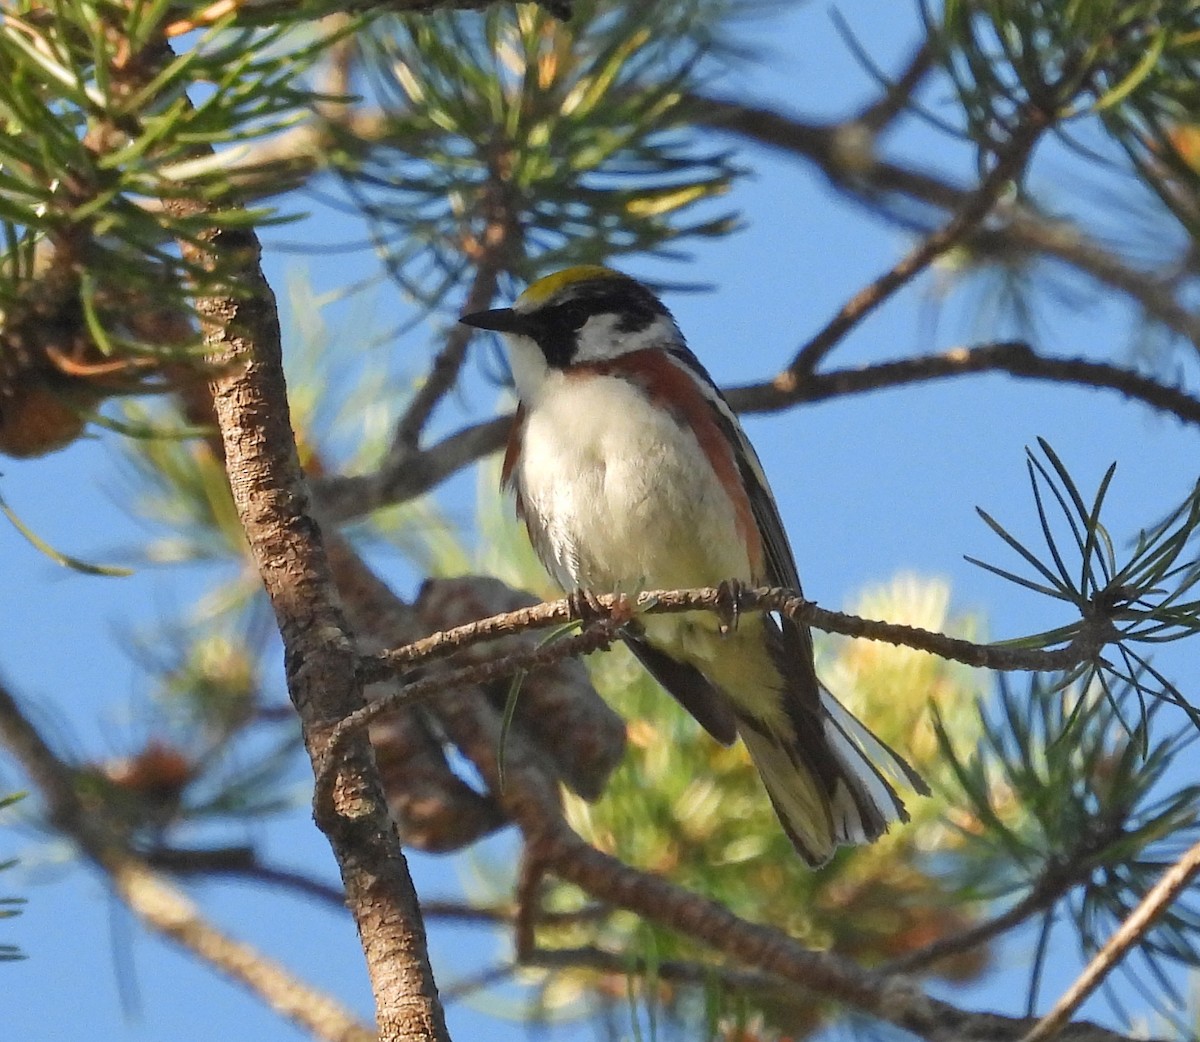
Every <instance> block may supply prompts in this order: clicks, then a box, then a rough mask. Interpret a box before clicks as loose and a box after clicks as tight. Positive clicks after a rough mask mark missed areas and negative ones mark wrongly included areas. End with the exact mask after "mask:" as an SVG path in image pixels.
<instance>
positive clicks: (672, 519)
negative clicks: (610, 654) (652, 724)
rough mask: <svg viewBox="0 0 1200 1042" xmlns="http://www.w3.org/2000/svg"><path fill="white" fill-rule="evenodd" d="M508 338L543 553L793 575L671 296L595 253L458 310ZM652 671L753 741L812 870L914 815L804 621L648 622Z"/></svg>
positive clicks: (521, 506)
mask: <svg viewBox="0 0 1200 1042" xmlns="http://www.w3.org/2000/svg"><path fill="white" fill-rule="evenodd" d="M461 321H463V322H464V323H466V324H467V325H469V326H474V327H476V328H479V329H490V330H495V331H497V332H499V333H502V334H504V339H505V341H506V342H507V348H508V355H509V359H510V362H511V367H512V373H513V379H514V381H515V383H516V389H517V394H518V396H519V397H520V407H519V408H518V410H517V414H516V418H515V420H514V423H513V429H512V435H511V437H510V440H509V445H508V451H507V453H506V454H505V458H504V469H503V480H504V482H505V484H506V485H511V486H512V488H513V489H514V491H515V493H516V498H517V509H518V512H519V513H520V514H521V516H522V517H523V518H524V521H525V524H526V527H527V528H528V530H529V536H530V539H531V540H532V542H533V546H534V548H535V550H536V551H537V554H538V557H539V558H540V559H541V561H542V563H543V564H544V565H545V566H546V568H547V569H548V570H549V572H550V574H551V575H552V576H553V577H554V579H555V580H556V581H557V582H558V583H559V584H560V585H561V586H562V587H563V589H564V590H566V591H568V592H570V593H575V594H576V595H578V596H581V597H582V598H584V601H585V602H586V598H588V597H589V596H591V595H596V594H602V593H613V592H633V591H636V590H638V589H684V588H690V587H699V586H718V585H720V584H722V583H724V584H726V585H725V587H724V588H725V589H728V590H733V591H734V598H735V603H736V586H737V584H752V585H770V586H784V587H788V588H790V589H793V590H796V591H799V590H800V580H799V577H798V575H797V572H796V563H795V560H794V559H793V556H792V550H791V547H790V545H789V544H788V540H787V536H786V534H785V533H784V529H783V523H782V522H781V520H780V518H779V510H778V507H777V506H776V504H775V498H774V496H773V495H772V494H771V490H770V487H769V486H768V484H767V479H766V475H765V474H764V473H763V470H762V466H761V464H760V463H759V460H758V456H757V455H756V454H755V452H754V449H753V447H752V446H751V445H750V442H749V440H748V439H747V438H746V435H745V433H744V432H743V430H742V427H741V424H740V423H738V420H737V417H736V416H735V415H734V413H733V411H732V410H731V409H730V407H729V405H728V404H727V403H726V401H725V399H724V398H723V397H722V395H721V392H720V391H719V390H718V389H717V387H716V385H715V384H714V383H713V381H712V379H711V377H709V375H708V373H707V372H706V371H705V369H704V367H703V366H702V365H701V364H700V362H699V361H698V360H697V359H696V356H695V355H694V354H692V352H691V351H690V350H689V349H688V347H687V345H686V343H685V342H684V339H683V336H682V334H681V333H680V331H679V328H678V326H677V325H676V324H675V321H674V319H673V318H672V317H671V314H670V312H668V311H667V309H666V307H664V306H663V304H662V302H661V301H660V300H659V299H658V298H657V297H656V296H655V295H654V294H653V293H652V292H651V291H650V290H649V289H647V288H646V287H645V286H643V285H642V284H641V283H639V282H637V281H635V280H634V279H632V278H629V277H628V276H626V275H623V274H621V273H619V272H616V271H612V270H611V269H608V268H603V267H597V266H591V265H588V266H581V267H574V268H568V269H567V270H565V271H560V272H558V273H557V274H554V275H549V276H547V277H545V278H543V279H540V280H539V281H537V282H535V283H533V285H531V286H530V287H529V288H528V289H526V290H525V292H524V293H522V294H521V296H520V297H519V298H518V299H517V300H516V302H515V303H514V304H513V306H512V307H511V308H500V309H497V310H493V311H481V312H476V313H474V314H469V315H465V316H463V318H462V320H461ZM623 637H624V640H625V642H626V643H627V644H628V645H629V647H630V649H631V650H632V651H633V653H634V655H636V656H637V658H638V659H639V660H640V661H641V663H642V665H643V666H645V667H646V669H647V670H649V672H650V673H651V674H652V675H653V676H654V677H655V679H656V680H658V682H659V683H660V684H662V686H663V687H664V688H666V689H667V691H668V692H670V694H672V695H673V696H674V697H675V698H676V699H677V700H678V701H679V702H680V703H681V704H682V705H683V707H684V708H685V709H687V710H688V712H690V713H691V714H692V716H694V717H695V718H696V720H698V721H699V722H700V724H701V725H702V726H703V727H704V728H705V730H707V731H708V732H709V734H711V735H712V736H713V737H714V738H715V739H717V741H719V742H722V743H724V744H726V745H728V744H730V743H732V742H733V741H734V740H735V739H736V738H737V737H739V736H740V737H741V739H742V741H744V742H745V743H746V747H747V749H748V750H749V752H750V757H751V759H752V760H753V761H754V764H755V766H756V767H757V768H758V772H759V774H760V775H761V777H762V780H763V784H764V785H765V786H766V789H767V793H768V795H769V796H770V798H771V803H772V804H773V805H774V807H775V812H776V814H777V815H778V816H779V820H780V822H781V823H782V824H783V828H784V830H785V831H786V832H787V834H788V836H789V837H790V838H791V840H792V843H793V844H794V845H795V847H796V850H797V851H798V852H799V853H800V855H801V856H802V857H803V858H804V859H805V860H806V861H808V862H809V863H810V864H813V865H819V864H821V863H822V862H824V861H826V860H827V859H828V858H829V857H830V856H831V855H832V854H833V852H834V850H835V849H836V848H837V846H838V845H839V844H842V843H866V842H870V841H872V840H874V839H876V838H877V837H879V836H880V835H881V834H882V833H883V832H885V831H886V830H887V827H888V824H889V822H891V821H896V820H900V821H904V820H907V818H908V814H907V812H906V811H905V808H904V803H903V802H902V801H901V799H900V797H899V796H898V795H897V793H896V789H895V787H894V782H896V781H898V780H902V781H905V782H907V783H908V784H909V785H911V786H912V787H913V788H915V789H916V790H917V791H918V792H922V793H926V792H928V789H927V788H926V787H925V784H924V783H923V782H922V780H921V778H920V777H919V776H918V775H917V774H916V772H915V771H913V769H912V768H911V767H909V765H908V764H907V763H905V762H904V760H903V759H901V758H900V757H899V756H898V755H897V754H896V753H894V752H893V751H892V750H891V749H889V748H888V747H887V746H886V745H885V744H884V743H883V742H881V741H880V740H879V739H878V738H876V737H875V736H874V735H873V734H871V732H870V731H869V730H867V728H866V727H865V726H864V725H863V724H861V723H860V722H859V721H858V720H856V719H855V718H854V717H853V716H852V715H851V714H850V713H849V712H848V711H847V710H846V709H845V708H843V707H842V706H841V705H840V704H839V703H838V702H837V700H836V699H835V698H834V697H833V696H832V695H831V694H830V693H829V692H828V691H825V690H824V689H823V688H822V687H821V685H820V682H819V681H818V680H817V675H816V671H815V667H814V664H813V648H812V638H811V635H810V634H809V631H808V628H807V627H806V626H803V625H800V624H798V623H796V622H795V621H793V620H792V619H789V618H785V617H776V616H773V615H769V614H761V613H755V614H748V615H746V616H744V617H742V618H740V620H737V624H736V625H729V624H728V623H727V621H723V620H721V619H720V618H718V617H717V616H715V615H714V614H713V613H711V612H699V611H697V612H687V613H683V614H678V615H649V616H643V617H640V618H639V619H637V620H636V621H635V623H633V624H631V625H630V626H629V627H627V629H626V631H625V632H624V633H623Z"/></svg>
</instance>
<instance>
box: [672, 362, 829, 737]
mask: <svg viewBox="0 0 1200 1042" xmlns="http://www.w3.org/2000/svg"><path fill="white" fill-rule="evenodd" d="M671 355H672V358H673V359H674V360H675V362H676V364H678V365H680V366H682V367H683V368H685V369H687V370H689V371H690V372H691V374H692V375H693V376H694V377H695V378H696V380H697V382H698V383H699V385H700V388H701V390H702V391H703V393H704V397H705V398H706V399H707V400H708V404H709V407H710V408H711V409H712V415H713V418H714V419H715V420H716V422H717V425H718V426H719V427H720V429H721V432H722V433H723V434H724V435H725V437H726V438H727V439H728V441H729V444H730V445H732V446H735V454H734V455H735V461H736V463H737V468H738V473H739V474H740V476H741V479H742V486H743V488H744V489H745V490H746V497H747V499H749V501H750V511H751V513H752V514H753V516H754V522H755V525H756V526H757V527H758V534H759V537H760V538H761V540H762V546H763V574H762V575H758V576H755V580H756V581H759V582H763V583H766V584H767V585H769V586H783V587H786V588H787V589H789V590H795V591H796V592H797V593H800V592H801V589H800V574H799V571H798V570H797V568H796V559H795V558H794V557H793V556H792V547H791V544H790V543H789V542H788V537H787V532H786V531H785V530H784V527H783V520H782V519H781V518H780V516H779V507H777V506H776V505H775V497H774V495H772V493H771V486H770V485H769V484H768V483H767V475H766V473H765V471H764V470H763V467H762V463H761V462H760V461H759V458H758V453H757V452H755V451H754V446H753V445H751V444H750V439H749V438H747V437H746V432H745V431H744V430H742V425H741V423H739V422H738V418H737V416H736V415H735V414H734V411H733V409H732V408H730V406H729V403H728V402H727V401H726V400H725V396H724V395H723V394H721V391H720V390H719V389H718V387H717V385H716V384H715V383H714V382H713V380H712V377H710V376H709V375H708V372H707V371H706V370H705V368H704V366H703V365H701V364H700V361H699V360H698V359H697V358H696V356H695V355H693V354H692V353H691V351H689V350H687V349H683V350H682V351H678V350H677V351H672V352H671ZM768 623H769V625H768V626H767V627H766V632H767V634H768V640H769V642H770V644H771V645H772V647H771V649H770V650H771V653H772V656H773V657H774V659H775V662H776V665H777V666H778V668H779V669H780V671H781V672H782V673H783V675H784V677H785V678H786V679H787V681H788V682H789V683H788V686H789V688H791V690H792V691H793V692H794V693H795V695H796V697H797V699H798V704H797V706H796V707H797V708H802V709H803V710H804V711H805V712H806V713H811V714H814V715H816V716H817V717H820V716H821V715H822V713H821V690H820V684H819V682H818V681H817V672H816V666H815V665H814V663H813V644H812V634H811V633H809V630H808V627H807V626H804V625H801V624H800V623H798V622H796V621H794V620H793V619H789V618H787V617H785V616H779V617H775V616H768Z"/></svg>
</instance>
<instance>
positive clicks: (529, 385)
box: [504, 333, 550, 405]
mask: <svg viewBox="0 0 1200 1042" xmlns="http://www.w3.org/2000/svg"><path fill="white" fill-rule="evenodd" d="M504 342H505V346H506V347H507V348H508V364H509V366H510V368H511V369H512V375H513V383H515V384H516V386H517V397H518V398H520V399H521V401H523V402H525V403H526V404H527V405H532V404H533V403H534V402H536V401H537V399H538V397H539V396H540V394H541V392H542V388H543V387H544V386H545V383H546V377H547V375H548V374H549V372H550V367H549V366H548V365H546V357H545V355H543V354H542V350H541V348H539V347H538V346H537V342H536V341H535V340H533V339H532V338H531V337H527V336H515V335H513V334H511V333H509V334H505V337H504Z"/></svg>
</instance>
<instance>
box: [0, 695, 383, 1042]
mask: <svg viewBox="0 0 1200 1042" xmlns="http://www.w3.org/2000/svg"><path fill="white" fill-rule="evenodd" d="M0 742H3V744H4V745H5V746H6V747H7V748H8V750H9V752H10V753H12V755H13V757H14V758H15V759H16V760H17V761H18V762H20V764H21V766H22V767H23V768H24V770H25V772H26V774H27V775H28V776H29V777H30V779H31V780H32V781H33V784H34V785H35V787H36V788H37V789H38V791H39V792H40V794H41V796H42V799H43V800H44V801H45V804H46V814H47V817H48V818H49V820H50V822H51V824H53V825H54V827H55V828H57V829H59V830H61V831H62V832H63V834H64V835H66V836H69V837H70V838H71V839H72V840H73V841H74V842H75V843H76V844H77V845H78V847H79V849H80V850H81V851H82V852H83V854H84V855H85V856H86V857H87V858H88V860H89V861H90V862H91V863H92V864H93V865H95V867H96V868H98V869H99V870H100V871H101V872H102V873H103V874H104V875H105V877H106V878H107V879H108V881H109V883H110V884H111V885H112V888H113V890H114V891H115V892H116V893H117V895H118V896H119V897H120V898H121V900H122V901H123V902H124V903H125V905H126V906H127V907H128V908H129V909H130V910H131V911H132V912H133V913H134V915H136V916H137V917H138V919H140V920H141V921H142V922H143V923H144V924H145V925H146V926H147V927H148V928H150V929H151V930H154V931H155V932H157V933H159V934H161V935H163V936H164V937H167V938H169V939H170V940H172V941H174V942H175V943H176V944H178V945H179V946H180V947H181V948H183V949H185V950H186V951H188V952H190V953H191V954H192V955H193V956H195V957H196V958H198V959H200V960H202V961H203V962H206V963H208V964H209V965H210V966H212V967H214V968H215V969H217V970H220V971H221V972H222V973H224V974H225V975H226V976H228V977H230V978H231V979H232V980H235V981H237V982H238V983H239V984H241V985H242V986H243V987H245V988H247V989H248V990H249V991H251V992H252V993H253V994H255V995H256V996H257V997H258V998H259V999H261V1000H262V1001H263V1002H264V1003H265V1004H266V1005H268V1006H269V1007H271V1008H272V1009H274V1010H275V1011H276V1012H278V1013H280V1014H281V1015H283V1016H285V1017H287V1018H288V1019H289V1020H291V1021H293V1022H294V1023H296V1024H297V1025H299V1026H300V1027H301V1028H302V1029H304V1030H305V1031H307V1032H309V1033H310V1034H312V1035H313V1036H315V1037H316V1038H319V1039H326V1040H328V1042H375V1037H376V1036H375V1032H374V1031H373V1030H371V1029H370V1028H368V1027H366V1026H365V1025H363V1024H360V1023H359V1022H358V1021H357V1020H355V1019H354V1017H353V1016H352V1015H351V1014H350V1013H349V1012H348V1011H347V1010H345V1009H344V1008H343V1007H342V1006H341V1005H340V1004H339V1003H337V1002H336V1001H334V1000H333V999H332V998H330V997H329V996H328V995H325V994H323V993H321V992H319V991H317V990H316V989H314V988H311V987H309V986H308V985H306V984H304V983H302V982H300V981H299V980H297V979H296V978H295V977H293V976H292V975H291V974H290V973H288V972H287V971H286V970H285V969H283V968H282V967H281V966H279V965H278V964H277V963H275V962H273V961H272V960H270V959H268V958H267V957H266V956H264V955H263V954H262V953H261V952H258V951H256V950H255V949H253V948H251V947H250V946H249V945H247V944H245V943H243V942H241V941H236V940H234V939H233V938H231V937H229V936H227V935H226V934H224V933H222V932H221V931H220V930H217V929H216V928H215V927H213V926H212V925H211V924H210V923H209V922H208V921H207V920H206V919H204V918H203V917H202V916H201V915H200V913H199V912H198V911H197V910H196V909H195V907H194V906H193V905H192V903H191V902H190V901H189V900H188V899H187V897H185V896H184V895H183V894H182V893H180V892H179V891H178V890H176V889H175V888H174V887H172V886H171V885H170V884H169V883H168V882H167V881H166V880H165V879H163V878H162V876H161V875H160V874H159V873H157V872H155V871H154V870H153V869H152V868H151V867H150V866H149V865H148V864H147V863H146V862H145V861H144V860H143V859H141V858H140V857H138V856H136V855H135V854H133V853H132V852H131V851H130V850H129V849H128V848H127V847H126V846H125V845H124V844H123V843H122V842H121V840H120V833H119V831H118V830H117V829H116V828H115V826H114V825H113V824H112V823H110V822H108V821H107V820H105V818H104V816H103V814H102V813H100V812H99V811H98V810H97V808H96V807H95V806H87V807H85V806H84V805H83V803H82V802H81V801H80V799H79V796H78V795H77V793H76V791H75V774H74V772H73V771H72V770H71V768H70V767H68V766H67V765H66V764H64V763H63V762H62V761H61V760H59V758H58V757H57V756H56V755H55V754H54V752H53V751H52V750H51V749H50V747H49V746H48V745H47V744H46V742H45V740H44V739H43V738H42V736H41V734H39V733H38V731H37V729H36V728H35V727H34V726H33V725H32V724H31V723H30V721H29V719H28V718H27V717H26V716H25V714H24V713H23V712H22V711H21V708H20V706H18V704H17V702H16V700H15V699H14V698H13V696H12V694H11V693H10V692H9V691H8V690H7V689H6V688H4V687H3V685H0Z"/></svg>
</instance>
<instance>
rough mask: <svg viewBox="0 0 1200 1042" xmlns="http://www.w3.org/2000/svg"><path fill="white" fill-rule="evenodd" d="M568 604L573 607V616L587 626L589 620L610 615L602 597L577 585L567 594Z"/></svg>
mask: <svg viewBox="0 0 1200 1042" xmlns="http://www.w3.org/2000/svg"><path fill="white" fill-rule="evenodd" d="M567 604H568V605H570V607H571V617H572V618H575V619H578V620H579V621H580V622H582V623H583V624H584V625H585V626H586V625H587V624H588V623H589V622H595V621H596V620H597V619H603V618H606V617H607V616H608V609H606V608H605V607H604V605H603V604H601V603H600V598H599V597H597V596H596V595H595V594H594V593H592V591H591V590H585V589H583V587H577V588H576V589H574V590H572V591H571V592H570V593H568V594H567Z"/></svg>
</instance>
